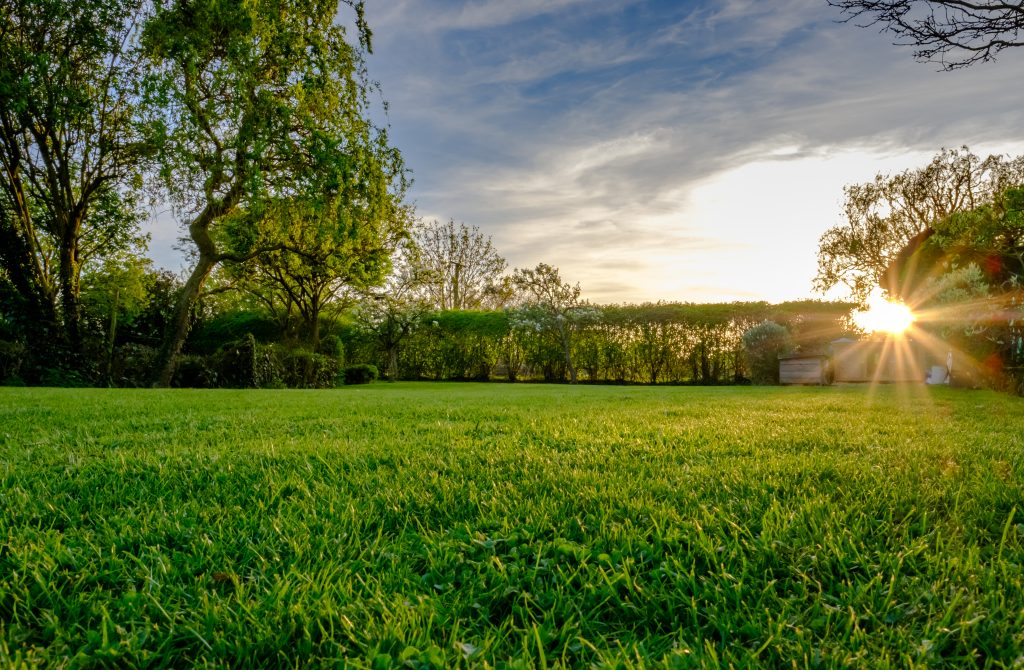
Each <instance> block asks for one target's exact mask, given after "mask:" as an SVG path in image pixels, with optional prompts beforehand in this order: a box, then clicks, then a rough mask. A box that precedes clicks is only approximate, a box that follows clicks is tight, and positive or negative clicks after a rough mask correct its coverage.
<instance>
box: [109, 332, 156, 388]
mask: <svg viewBox="0 0 1024 670" xmlns="http://www.w3.org/2000/svg"><path fill="white" fill-rule="evenodd" d="M157 354H158V352H157V350H156V349H155V348H154V347H147V346H145V345H142V344H134V343H129V344H125V345H124V346H121V347H118V348H117V350H116V351H115V352H114V360H113V362H112V365H111V370H110V376H111V381H112V383H113V384H114V386H122V387H127V388H139V387H145V386H149V385H150V383H152V381H153V369H154V368H155V367H156V362H157Z"/></svg>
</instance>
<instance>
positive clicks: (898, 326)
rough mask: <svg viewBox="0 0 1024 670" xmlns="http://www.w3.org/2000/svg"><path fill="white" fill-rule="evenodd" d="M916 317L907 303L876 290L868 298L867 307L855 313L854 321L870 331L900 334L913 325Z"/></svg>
mask: <svg viewBox="0 0 1024 670" xmlns="http://www.w3.org/2000/svg"><path fill="white" fill-rule="evenodd" d="M915 320H916V317H915V316H914V312H913V311H911V309H910V308H909V307H907V305H905V304H904V303H903V302H902V301H899V300H890V299H888V298H886V297H885V296H883V295H882V293H881V291H879V290H877V289H876V290H875V291H872V292H871V295H870V296H868V299H867V307H866V309H863V310H861V311H858V312H854V314H853V322H854V323H855V324H857V326H858V327H859V328H861V329H862V330H865V331H867V332H869V333H889V334H890V335H900V334H902V333H904V332H905V331H906V330H907V328H910V326H911V325H913V323H914V321H915Z"/></svg>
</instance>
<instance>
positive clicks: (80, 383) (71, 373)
mask: <svg viewBox="0 0 1024 670" xmlns="http://www.w3.org/2000/svg"><path fill="white" fill-rule="evenodd" d="M39 383H40V385H42V386H58V387H64V388H84V387H86V386H88V385H89V383H88V382H87V381H86V380H85V378H83V377H82V375H81V374H79V373H78V372H76V371H75V370H65V369H63V368H46V369H44V370H43V375H42V377H41V378H40V379H39Z"/></svg>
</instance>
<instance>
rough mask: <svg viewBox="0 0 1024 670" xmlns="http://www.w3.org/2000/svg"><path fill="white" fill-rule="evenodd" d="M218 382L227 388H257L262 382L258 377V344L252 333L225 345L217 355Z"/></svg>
mask: <svg viewBox="0 0 1024 670" xmlns="http://www.w3.org/2000/svg"><path fill="white" fill-rule="evenodd" d="M215 359H216V361H215V366H216V369H217V373H218V374H217V382H218V385H219V386H221V387H226V388H243V389H244V388H256V387H258V386H259V385H260V384H259V382H260V380H259V379H258V378H257V377H258V375H257V370H258V367H259V366H258V365H257V360H256V359H257V346H256V338H255V337H254V336H253V334H252V333H249V334H247V335H246V336H245V337H243V338H242V339H240V340H237V341H235V342H232V343H230V344H227V345H224V346H222V347H221V348H220V350H218V351H217V353H216V355H215Z"/></svg>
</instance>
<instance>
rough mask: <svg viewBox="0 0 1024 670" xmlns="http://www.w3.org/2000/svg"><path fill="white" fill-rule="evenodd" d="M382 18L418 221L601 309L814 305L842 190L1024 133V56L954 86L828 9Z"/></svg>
mask: <svg viewBox="0 0 1024 670" xmlns="http://www.w3.org/2000/svg"><path fill="white" fill-rule="evenodd" d="M595 5H599V7H595ZM367 9H368V12H369V20H370V23H371V25H372V26H373V28H374V30H375V45H376V46H375V54H374V55H373V56H372V57H371V59H370V62H369V67H370V73H371V75H372V76H373V77H374V78H376V79H378V80H380V82H381V84H382V87H383V90H384V94H385V97H386V98H387V99H388V100H389V102H390V113H389V116H388V118H387V121H388V122H389V123H390V124H391V132H392V138H393V140H394V141H395V143H396V144H397V145H398V146H399V148H400V149H402V151H403V153H404V154H405V156H406V160H407V162H408V164H409V165H410V166H411V167H412V169H413V170H414V177H415V186H414V188H413V191H412V196H413V198H414V199H415V201H416V204H417V206H418V209H419V212H420V214H421V215H423V216H424V217H425V218H438V219H442V220H445V219H447V218H449V217H454V218H455V219H457V220H462V221H465V222H467V223H469V224H472V225H478V226H480V227H481V229H482V230H483V231H484V232H486V233H488V234H491V235H493V236H494V239H495V243H496V244H497V246H498V248H499V250H500V251H502V252H503V253H504V254H505V255H506V256H507V257H508V259H509V261H510V263H511V264H512V265H515V266H532V265H535V264H536V263H538V262H541V261H543V262H548V263H551V264H554V265H556V266H558V267H560V268H561V270H562V273H563V275H564V276H567V277H569V278H570V279H572V280H573V281H580V282H581V283H582V285H583V288H584V291H585V293H586V295H588V296H589V297H590V298H592V299H595V300H598V301H641V300H649V299H659V298H664V299H676V300H703V299H733V298H735V299H740V298H742V299H751V298H757V297H762V298H767V299H781V298H790V297H800V296H805V295H807V294H809V292H810V280H811V277H812V276H813V272H814V252H815V248H816V241H817V238H818V236H819V235H820V234H821V232H823V231H824V230H825V229H826V228H828V227H829V226H831V225H834V224H835V223H837V222H838V220H839V212H840V207H839V204H840V203H839V200H840V198H841V197H842V185H843V184H845V183H852V182H856V181H862V180H865V179H868V178H870V177H871V176H872V175H873V173H874V172H875V171H876V170H878V169H902V168H908V167H913V166H915V165H916V164H918V163H920V162H923V161H925V160H927V158H928V156H930V155H931V154H932V153H934V152H935V151H937V150H938V149H939V148H941V147H943V146H958V145H961V144H964V143H968V144H972V145H979V144H985V145H987V146H990V147H993V148H997V149H999V148H1001V147H1009V146H1010V144H1011V143H1012V142H1013V141H1015V140H1017V139H1018V138H1019V137H1020V136H1019V129H1020V128H1021V127H1022V126H1024V123H1022V122H1024V110H1022V108H1021V107H1020V105H1019V94H1018V93H1017V91H1018V90H1019V69H1020V65H1021V64H1022V59H1024V50H1021V53H1013V54H1011V53H1010V52H1007V55H1006V56H1005V57H1004V58H1003V59H1002V60H1001V61H999V62H997V63H995V64H987V65H984V66H977V67H974V68H970V69H968V70H964V71H958V72H952V73H945V72H942V73H940V72H935V71H934V68H933V67H932V66H929V65H922V64H918V63H915V62H914V61H913V60H912V58H911V54H910V53H909V50H907V49H902V48H896V47H892V46H891V45H889V44H888V41H887V39H886V37H885V36H882V35H879V34H877V33H876V32H874V31H871V30H861V29H858V28H856V27H854V26H851V25H843V24H839V23H836V19H837V18H838V17H837V15H836V14H835V13H834V11H833V10H832V9H831V8H829V7H828V6H827V5H826V4H825V3H824V2H821V3H820V4H818V3H811V2H808V1H807V0H779V1H778V2H771V3H766V2H760V1H758V0H716V1H713V2H712V1H710V0H708V1H705V2H696V3H690V2H687V3H672V2H665V3H658V2H643V3H640V2H621V3H593V2H587V1H584V0H557V1H554V2H552V1H544V0H524V1H522V2H501V1H498V0H488V1H487V2H481V1H473V2H466V3H458V2H448V1H445V2H441V1H440V0H436V1H432V0H416V1H415V2H414V1H412V0H407V1H405V2H398V3H370V4H369V5H368V8H367ZM766 228H767V229H771V233H772V234H771V235H769V234H766V232H765V230H766ZM777 239H783V240H788V242H787V245H788V246H787V245H782V246H780V244H778V243H777V242H776V240H777ZM779 253H787V254H789V255H790V256H794V258H792V259H791V262H788V263H785V264H782V265H781V266H780V264H779V263H778V262H777V261H776V260H774V258H775V256H777V255H778V254H779ZM797 254H799V255H800V256H801V257H800V258H796V257H795V256H796V255H797ZM766 277H768V278H770V280H766V279H765V278H766Z"/></svg>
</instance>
